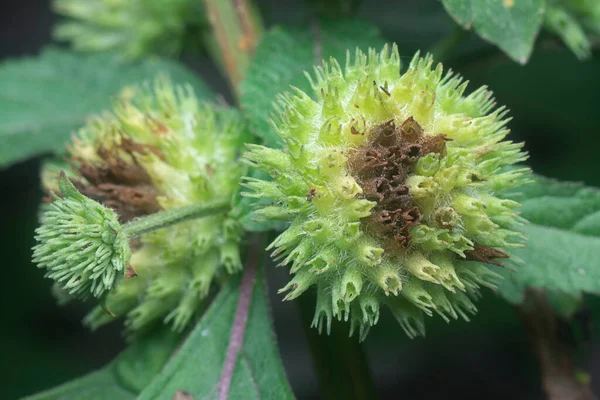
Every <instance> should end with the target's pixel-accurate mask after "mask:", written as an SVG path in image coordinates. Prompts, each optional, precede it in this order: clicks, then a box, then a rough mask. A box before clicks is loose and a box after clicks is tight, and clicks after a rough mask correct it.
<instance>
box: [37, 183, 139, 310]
mask: <svg viewBox="0 0 600 400" xmlns="http://www.w3.org/2000/svg"><path fill="white" fill-rule="evenodd" d="M59 186H60V192H61V194H62V198H61V197H56V198H55V200H54V201H53V202H52V204H50V205H49V207H48V209H47V210H46V212H45V213H44V214H43V215H42V218H41V222H42V225H41V226H40V227H39V228H37V229H36V231H35V232H36V236H35V239H36V241H37V242H38V244H37V245H36V246H35V247H34V248H33V261H34V263H36V264H37V265H38V267H40V268H45V269H47V270H48V272H47V273H46V276H47V277H48V278H50V279H53V280H54V281H55V284H56V285H58V286H59V288H60V289H62V291H64V292H66V293H68V294H69V295H70V296H73V297H77V298H81V299H85V298H87V297H88V296H89V295H90V294H91V295H93V296H94V297H100V296H102V295H103V294H104V293H106V292H107V291H110V290H111V289H112V288H113V287H114V286H115V285H116V283H117V282H118V280H119V278H120V277H121V276H123V274H124V272H125V269H126V265H127V262H128V261H129V258H130V257H131V251H130V249H129V243H128V239H127V236H126V235H125V233H124V232H123V229H122V227H121V225H120V224H119V221H118V219H117V215H116V214H115V213H114V212H113V211H112V210H111V209H109V208H106V207H104V206H103V205H101V204H99V203H98V202H96V201H94V200H91V199H88V198H87V197H85V196H84V195H82V194H81V193H79V192H78V191H77V189H75V187H74V186H73V184H71V182H69V180H68V179H67V178H66V177H65V176H64V174H63V175H62V176H61V177H60V183H59Z"/></svg>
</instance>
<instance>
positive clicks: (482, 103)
mask: <svg viewBox="0 0 600 400" xmlns="http://www.w3.org/2000/svg"><path fill="white" fill-rule="evenodd" d="M389 50H390V49H389V48H388V47H387V46H386V47H384V48H383V50H382V51H381V53H377V52H376V51H374V50H370V51H369V53H368V55H365V54H363V53H362V52H360V51H358V50H357V51H356V55H355V56H354V59H352V58H351V57H350V54H348V59H347V62H346V67H345V69H344V70H342V68H341V67H340V66H339V65H338V63H337V61H336V60H334V59H332V60H331V61H330V62H329V63H324V64H323V66H322V67H319V68H316V69H315V76H316V78H310V76H309V79H310V81H311V84H312V88H313V90H314V94H315V98H314V99H313V98H311V97H310V96H309V95H307V94H306V93H304V92H302V91H300V90H298V89H294V93H293V94H289V93H286V94H284V95H282V96H281V97H280V98H279V103H278V104H279V107H278V111H279V116H278V117H276V118H275V121H274V123H273V126H274V129H275V130H276V131H277V133H278V134H279V136H280V137H281V139H282V141H283V143H284V145H283V148H282V149H281V150H276V149H270V148H266V147H263V146H258V145H251V146H250V152H249V153H248V154H247V155H246V156H245V157H246V159H247V160H248V162H249V163H250V164H252V165H255V166H257V167H259V168H261V169H262V170H264V171H266V172H268V173H269V174H270V175H271V177H272V181H264V180H257V179H252V178H247V179H245V180H244V185H245V186H246V187H247V188H249V189H251V191H249V192H248V193H244V194H245V195H246V196H252V197H258V198H266V199H270V200H271V201H272V204H271V205H269V206H267V207H264V208H262V209H261V210H259V211H257V213H258V214H259V215H262V217H263V218H265V219H280V220H285V221H290V225H289V227H288V228H287V230H285V231H284V232H283V233H281V235H280V236H279V237H278V238H277V239H276V240H275V241H274V242H273V243H272V244H271V245H270V247H269V248H270V249H274V252H273V257H274V258H275V259H276V260H281V264H282V265H289V266H290V267H291V268H290V272H291V273H292V274H293V275H294V277H293V279H292V280H291V281H290V282H289V284H288V285H287V286H285V287H284V288H283V289H281V291H282V292H287V295H286V296H285V300H290V299H294V298H296V297H298V296H300V295H301V294H302V293H303V292H304V291H306V290H307V289H308V288H309V287H312V286H316V291H317V305H316V313H315V317H314V321H313V325H314V326H316V327H318V329H319V330H321V329H322V328H323V326H326V327H327V330H328V331H329V329H330V324H331V321H332V318H338V319H344V320H350V322H351V331H352V332H353V331H356V330H357V329H358V331H359V332H360V337H361V338H364V337H365V335H366V334H367V332H368V329H369V327H370V326H372V325H374V324H375V323H376V322H377V320H378V318H379V310H380V304H382V303H383V304H386V305H387V306H388V307H389V308H390V310H391V311H392V312H393V314H394V315H395V317H396V318H397V319H398V321H399V322H400V324H401V326H402V327H403V328H404V330H405V331H406V333H407V334H408V335H409V336H411V337H413V336H416V335H418V334H423V333H424V324H423V319H422V316H423V314H426V315H432V313H434V312H436V313H438V314H439V315H441V316H442V317H443V318H444V319H446V320H448V319H449V318H454V319H455V318H457V317H458V316H459V315H461V316H462V317H464V318H465V319H467V314H468V313H473V312H475V311H476V309H475V306H474V305H473V303H472V299H474V298H476V297H477V296H478V295H479V289H480V287H481V286H487V287H492V288H493V287H495V285H496V282H497V280H498V279H499V278H500V276H499V275H497V274H496V273H494V272H493V271H492V270H490V269H489V268H488V266H486V265H484V263H492V264H499V263H498V262H497V259H498V258H507V257H509V255H508V254H507V253H505V252H504V251H501V250H500V248H511V247H521V246H522V243H523V240H524V239H523V237H522V235H521V234H519V233H518V232H516V231H514V230H513V229H514V228H515V227H516V226H517V225H519V224H520V223H522V219H521V218H520V217H519V216H518V215H517V212H516V211H515V207H516V206H517V205H518V204H517V203H515V202H513V201H509V200H504V199H502V198H498V197H496V195H495V193H497V192H498V191H499V190H500V189H505V188H510V187H514V186H516V185H519V184H520V183H522V182H523V181H525V180H526V179H527V173H528V170H527V169H512V170H510V171H504V172H503V168H504V167H506V166H509V165H511V164H514V163H517V162H520V161H522V160H524V159H525V158H526V156H525V154H524V153H523V152H522V150H521V148H522V144H515V143H512V142H510V141H504V140H503V139H504V138H505V136H506V135H507V134H508V133H509V131H508V129H506V128H505V125H506V123H507V121H508V120H507V119H506V118H505V116H506V110H505V109H504V108H498V109H495V110H493V109H494V101H493V99H492V95H491V93H490V92H489V91H488V90H487V89H486V88H485V87H482V88H480V89H478V90H476V91H474V92H473V93H471V94H470V95H468V96H464V95H463V94H464V92H465V89H466V86H467V83H466V82H463V81H462V79H461V78H460V77H458V76H456V75H453V74H452V72H448V73H446V74H444V73H443V71H442V65H441V64H437V66H434V65H433V60H432V59H431V57H430V56H427V57H425V58H421V57H419V55H418V54H417V55H416V56H415V57H414V58H413V60H412V62H411V63H410V65H409V67H408V70H407V71H406V72H405V73H404V74H400V57H399V55H398V50H397V48H396V47H395V46H394V47H393V48H392V49H391V52H390V51H389ZM477 261H479V262H477Z"/></svg>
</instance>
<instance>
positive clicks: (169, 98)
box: [42, 78, 250, 333]
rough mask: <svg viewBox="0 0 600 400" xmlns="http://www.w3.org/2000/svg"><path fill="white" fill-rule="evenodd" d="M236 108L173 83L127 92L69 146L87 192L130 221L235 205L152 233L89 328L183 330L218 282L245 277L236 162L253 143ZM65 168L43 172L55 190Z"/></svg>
mask: <svg viewBox="0 0 600 400" xmlns="http://www.w3.org/2000/svg"><path fill="white" fill-rule="evenodd" d="M249 140H250V138H249V134H248V133H247V129H246V126H245V124H244V121H243V118H242V117H241V116H240V115H239V114H238V113H237V112H235V111H234V110H229V109H224V108H219V107H216V106H213V105H210V104H206V103H202V102H200V101H199V100H198V99H197V98H196V97H195V95H194V93H193V91H192V89H191V88H189V87H174V86H173V85H172V84H171V83H170V82H169V81H168V80H166V79H164V78H159V79H157V81H156V83H155V85H154V86H153V87H131V88H126V89H124V90H123V93H122V95H121V97H120V98H119V99H118V101H116V102H115V105H114V109H113V113H106V114H105V115H103V116H102V117H98V118H95V119H92V120H90V121H89V123H88V124H87V125H86V126H85V127H84V128H82V129H81V130H80V131H79V133H78V135H77V136H76V137H75V138H74V139H73V141H72V144H71V145H70V146H69V147H68V150H69V163H70V164H71V165H72V167H71V168H70V169H68V170H67V171H66V172H67V174H68V175H69V177H70V178H71V180H72V181H73V183H74V185H75V186H76V187H77V188H78V189H79V190H80V191H81V193H83V194H84V195H86V196H88V197H90V198H92V199H94V200H96V201H98V202H100V203H102V204H103V205H105V206H107V207H110V208H112V209H113V210H115V212H116V214H117V215H118V217H119V220H120V222H122V223H126V222H128V221H131V220H134V219H136V218H138V217H145V216H148V215H151V214H154V213H156V212H159V211H169V210H174V209H179V208H183V207H188V206H193V205H202V204H211V203H214V202H215V201H218V202H223V201H225V202H229V203H230V204H231V208H230V211H228V212H226V213H221V214H215V215H211V216H207V217H204V218H202V219H194V220H190V221H185V222H181V223H178V224H176V225H172V226H169V227H165V228H161V229H158V230H154V231H152V232H150V233H146V234H143V235H142V236H140V237H139V238H136V239H135V240H134V241H132V242H131V248H132V256H131V261H130V264H131V267H132V270H133V271H135V273H137V276H136V277H135V278H134V279H126V280H122V281H121V282H120V283H119V284H118V285H117V286H116V287H115V288H114V289H113V290H112V291H111V292H110V293H109V294H108V295H107V296H106V300H105V303H104V305H103V306H104V307H101V306H98V307H96V308H95V309H94V310H92V312H91V313H90V314H89V315H88V316H87V317H86V319H85V321H84V322H85V323H86V324H87V325H89V326H90V327H91V328H93V329H95V328H98V327H100V326H102V325H103V324H106V323H108V322H111V321H113V320H114V318H113V317H112V316H111V315H109V314H107V313H106V312H105V311H104V308H106V309H108V310H110V311H111V312H112V313H113V314H115V315H117V316H124V317H125V325H126V327H127V330H128V331H129V332H132V333H133V332H136V331H139V330H141V329H143V328H145V327H147V326H149V325H150V324H152V323H154V322H156V321H160V320H164V321H165V322H167V323H170V324H171V325H172V326H173V328H174V329H175V330H177V331H181V330H183V329H184V328H185V327H186V326H187V324H188V322H189V321H190V320H191V318H192V317H193V316H194V315H195V313H196V312H197V311H198V310H199V309H200V308H201V307H200V305H201V302H202V301H203V299H204V298H205V297H206V296H207V294H208V293H209V289H210V287H211V284H212V282H213V280H214V279H215V277H217V276H218V275H220V274H234V273H237V272H238V271H240V270H241V268H242V264H241V260H240V246H241V242H242V234H243V229H242V227H241V222H240V221H239V217H238V215H239V212H238V209H237V202H238V200H239V196H238V192H239V185H238V182H239V179H240V177H241V176H242V175H243V174H244V173H245V172H246V167H245V166H244V165H243V164H241V163H239V162H237V158H238V156H239V154H240V149H241V148H242V146H243V143H245V142H246V141H249ZM58 168H65V165H64V164H60V162H58V163H55V162H51V163H47V164H46V165H45V167H44V169H43V171H42V180H43V183H44V186H45V188H46V190H53V187H52V184H53V182H55V179H54V177H55V176H56V171H57V170H58Z"/></svg>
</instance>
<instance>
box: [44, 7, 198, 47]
mask: <svg viewBox="0 0 600 400" xmlns="http://www.w3.org/2000/svg"><path fill="white" fill-rule="evenodd" d="M54 9H55V10H56V12H57V13H59V14H62V15H64V16H66V17H69V18H70V19H69V20H67V21H65V22H63V23H61V24H60V25H58V28H57V29H56V30H55V36H56V38H58V39H61V40H67V41H69V42H71V43H72V45H73V47H74V48H75V49H77V50H83V51H104V50H118V51H119V52H121V54H122V55H123V56H124V57H125V58H128V59H137V58H140V57H142V56H144V55H147V54H152V53H160V54H166V55H175V54H177V53H178V52H179V51H180V50H181V48H182V47H183V42H184V40H185V35H186V25H188V24H186V23H189V24H195V25H196V30H199V27H200V25H201V24H202V22H203V17H202V8H201V4H199V3H197V2H194V1H193V0H84V1H82V0H55V1H54Z"/></svg>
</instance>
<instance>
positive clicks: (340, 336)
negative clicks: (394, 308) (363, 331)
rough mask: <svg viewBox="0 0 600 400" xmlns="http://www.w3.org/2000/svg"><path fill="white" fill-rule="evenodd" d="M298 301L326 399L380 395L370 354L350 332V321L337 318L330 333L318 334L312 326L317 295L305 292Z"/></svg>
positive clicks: (359, 399) (367, 398)
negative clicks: (368, 357)
mask: <svg viewBox="0 0 600 400" xmlns="http://www.w3.org/2000/svg"><path fill="white" fill-rule="evenodd" d="M296 301H297V302H298V304H299V307H300V314H301V317H302V325H303V327H304V329H305V334H306V338H307V340H308V344H309V347H310V350H311V353H312V357H313V361H314V365H315V368H316V372H317V374H318V377H319V384H320V386H321V394H322V396H323V399H326V400H333V399H356V400H374V399H377V398H378V397H379V396H378V395H377V391H376V390H375V387H374V385H373V379H372V378H371V371H370V370H369V365H368V363H367V358H366V356H365V353H364V351H363V349H362V346H361V344H360V343H359V342H358V338H357V337H356V336H353V337H349V336H348V324H347V323H340V322H338V321H334V322H333V324H332V327H331V334H330V335H327V334H326V333H322V334H319V331H318V330H316V329H314V328H311V327H310V325H311V322H312V318H313V314H314V308H315V298H314V296H310V295H309V293H304V294H303V295H302V296H300V297H299V298H298V299H296Z"/></svg>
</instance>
